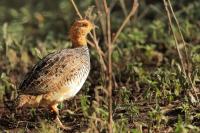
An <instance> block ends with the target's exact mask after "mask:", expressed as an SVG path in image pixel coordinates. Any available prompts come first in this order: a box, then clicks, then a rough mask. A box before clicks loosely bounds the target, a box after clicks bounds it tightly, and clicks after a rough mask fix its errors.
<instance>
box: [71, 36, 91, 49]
mask: <svg viewBox="0 0 200 133" xmlns="http://www.w3.org/2000/svg"><path fill="white" fill-rule="evenodd" d="M71 41H72V44H73V47H81V46H87V38H86V35H85V36H84V35H74V36H73V37H72V38H71Z"/></svg>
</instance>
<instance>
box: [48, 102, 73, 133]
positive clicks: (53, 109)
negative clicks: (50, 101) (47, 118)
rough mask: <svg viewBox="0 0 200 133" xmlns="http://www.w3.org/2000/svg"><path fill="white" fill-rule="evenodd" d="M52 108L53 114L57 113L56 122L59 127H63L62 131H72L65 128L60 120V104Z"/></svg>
mask: <svg viewBox="0 0 200 133" xmlns="http://www.w3.org/2000/svg"><path fill="white" fill-rule="evenodd" d="M50 108H51V111H52V112H53V113H55V115H56V116H55V118H54V121H55V122H56V124H57V125H58V126H60V127H61V128H62V129H64V130H70V127H66V126H64V125H63V124H62V122H61V121H60V119H59V110H58V104H54V105H51V106H50Z"/></svg>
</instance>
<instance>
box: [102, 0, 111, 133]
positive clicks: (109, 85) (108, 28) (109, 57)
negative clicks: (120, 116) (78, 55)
mask: <svg viewBox="0 0 200 133" xmlns="http://www.w3.org/2000/svg"><path fill="white" fill-rule="evenodd" d="M103 6H104V11H105V14H106V31H107V39H108V40H107V47H108V67H107V68H108V75H107V76H108V86H107V89H108V110H109V119H108V131H109V133H112V132H113V119H112V114H113V110H112V84H113V82H112V43H111V25H110V9H109V7H108V5H107V2H106V0H103Z"/></svg>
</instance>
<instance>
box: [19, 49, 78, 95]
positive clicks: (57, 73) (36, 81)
mask: <svg viewBox="0 0 200 133" xmlns="http://www.w3.org/2000/svg"><path fill="white" fill-rule="evenodd" d="M78 58H79V55H78V53H77V52H76V51H74V49H64V50H62V51H60V52H55V53H52V54H49V55H47V56H46V57H44V58H43V59H42V60H41V61H39V62H38V63H37V64H36V65H35V66H34V67H33V68H32V70H31V71H30V72H29V73H27V75H26V76H25V79H24V81H23V82H22V83H21V84H20V86H19V93H21V94H29V95H41V94H46V93H48V92H51V91H55V90H58V89H59V87H60V86H61V82H60V81H62V80H64V79H62V78H64V77H63V75H65V77H66V75H67V74H69V73H70V72H71V71H72V70H73V69H74V67H75V66H77V62H79V61H77V60H78Z"/></svg>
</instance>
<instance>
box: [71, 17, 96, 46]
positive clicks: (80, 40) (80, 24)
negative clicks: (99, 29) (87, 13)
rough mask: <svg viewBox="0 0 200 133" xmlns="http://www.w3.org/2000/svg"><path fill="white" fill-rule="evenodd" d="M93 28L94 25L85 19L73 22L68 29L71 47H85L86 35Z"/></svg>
mask: <svg viewBox="0 0 200 133" xmlns="http://www.w3.org/2000/svg"><path fill="white" fill-rule="evenodd" d="M94 28H95V26H94V24H92V23H91V22H90V21H88V20H86V19H81V20H78V21H76V22H74V24H73V25H72V27H71V29H70V39H71V41H72V44H73V46H74V47H79V46H84V45H87V34H88V33H89V32H90V31H91V30H92V29H94Z"/></svg>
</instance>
